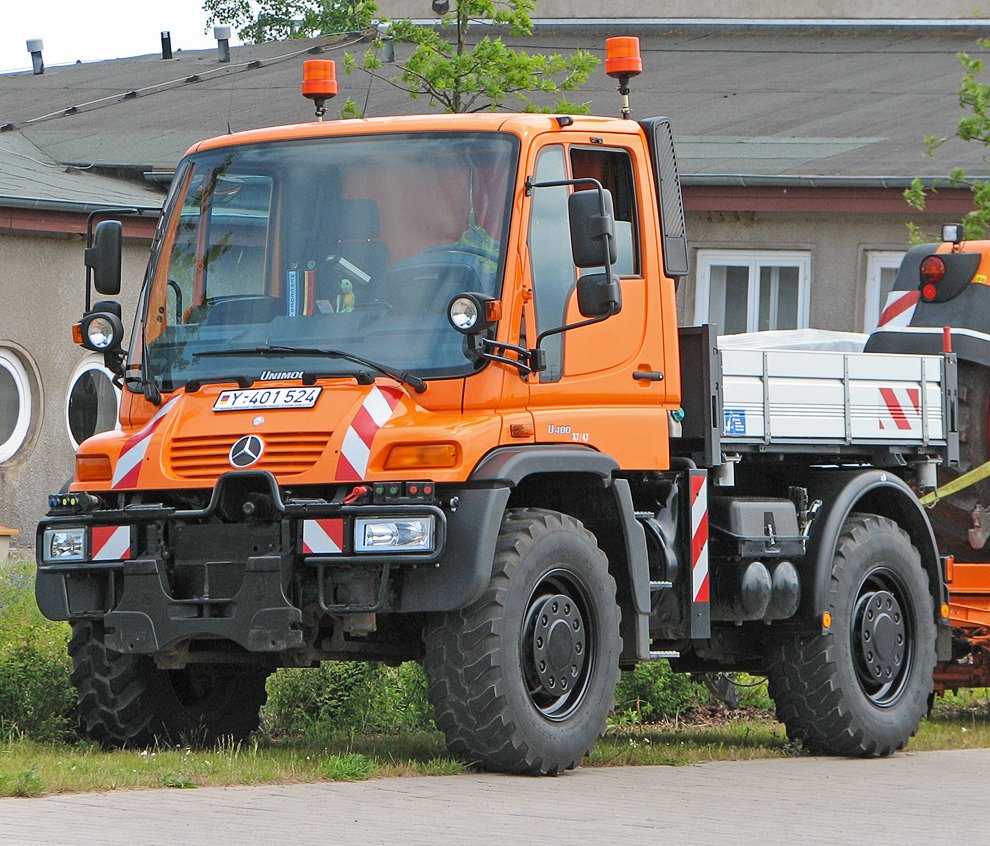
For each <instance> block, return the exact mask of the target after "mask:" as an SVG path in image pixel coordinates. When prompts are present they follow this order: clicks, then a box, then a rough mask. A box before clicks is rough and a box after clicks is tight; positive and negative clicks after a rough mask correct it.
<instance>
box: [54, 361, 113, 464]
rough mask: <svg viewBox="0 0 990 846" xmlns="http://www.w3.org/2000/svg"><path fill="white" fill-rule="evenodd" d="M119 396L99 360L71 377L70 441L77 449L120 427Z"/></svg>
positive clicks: (67, 414)
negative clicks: (99, 434)
mask: <svg viewBox="0 0 990 846" xmlns="http://www.w3.org/2000/svg"><path fill="white" fill-rule="evenodd" d="M119 403H120V392H119V391H118V390H117V389H116V388H115V387H114V384H113V382H112V381H111V376H110V371H109V370H107V369H106V368H105V367H104V366H103V364H102V363H101V361H100V359H99V357H98V356H94V357H92V358H87V359H86V360H85V361H83V362H82V364H80V365H79V366H78V367H77V368H76V371H75V373H73V374H72V379H71V381H70V382H69V394H68V399H67V400H66V406H65V422H66V426H67V427H68V430H69V439H70V440H71V441H72V445H73V446H74V447H78V446H79V444H81V443H82V442H83V441H85V440H86V439H87V438H91V437H93V435H96V434H98V433H99V432H106V431H108V430H110V429H113V428H114V427H115V426H116V425H117V409H118V406H119Z"/></svg>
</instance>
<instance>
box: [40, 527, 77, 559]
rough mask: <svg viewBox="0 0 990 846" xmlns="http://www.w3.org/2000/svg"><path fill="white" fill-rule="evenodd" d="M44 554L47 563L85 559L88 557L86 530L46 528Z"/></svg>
mask: <svg viewBox="0 0 990 846" xmlns="http://www.w3.org/2000/svg"><path fill="white" fill-rule="evenodd" d="M42 555H43V558H44V561H45V563H47V564H62V563H64V562H68V561H83V560H84V559H85V557H86V530H85V529H45V540H44V548H43V550H42Z"/></svg>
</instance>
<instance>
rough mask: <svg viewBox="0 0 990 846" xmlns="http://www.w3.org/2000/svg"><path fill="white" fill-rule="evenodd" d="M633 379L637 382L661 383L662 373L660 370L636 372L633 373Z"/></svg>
mask: <svg viewBox="0 0 990 846" xmlns="http://www.w3.org/2000/svg"><path fill="white" fill-rule="evenodd" d="M633 379H635V380H636V381H637V382H640V381H646V382H662V381H663V373H662V372H661V371H660V370H636V371H635V372H634V373H633Z"/></svg>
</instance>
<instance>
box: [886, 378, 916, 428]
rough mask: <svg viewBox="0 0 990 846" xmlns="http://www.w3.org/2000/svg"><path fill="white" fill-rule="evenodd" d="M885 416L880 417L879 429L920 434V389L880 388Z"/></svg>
mask: <svg viewBox="0 0 990 846" xmlns="http://www.w3.org/2000/svg"><path fill="white" fill-rule="evenodd" d="M880 398H881V399H882V400H883V405H884V408H886V410H887V415H886V416H881V417H880V428H881V429H891V428H893V429H897V430H899V431H902V432H912V433H913V432H918V433H920V432H921V389H920V388H880Z"/></svg>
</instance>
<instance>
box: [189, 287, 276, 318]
mask: <svg viewBox="0 0 990 846" xmlns="http://www.w3.org/2000/svg"><path fill="white" fill-rule="evenodd" d="M252 306H262V308H259V309H257V311H255V309H254V308H253V307H252ZM265 306H267V309H265V308H264V307H265ZM203 307H204V309H205V314H204V315H203V319H202V320H201V321H200V322H201V323H203V324H206V325H209V324H222V323H231V324H242V323H269V322H271V320H272V319H273V318H274V317H275V315H276V314H277V313H278V311H279V310H280V307H281V301H280V300H278V299H277V298H276V297H269V296H267V295H266V294H227V295H224V296H220V297H207V298H206V299H205V300H204V301H203ZM224 312H227V313H226V314H224ZM268 312H270V313H268ZM217 315H219V316H221V317H226V319H225V320H221V319H218V317H217ZM231 318H235V319H231ZM237 318H239V319H237ZM245 318H252V319H245ZM254 318H260V319H254Z"/></svg>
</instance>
